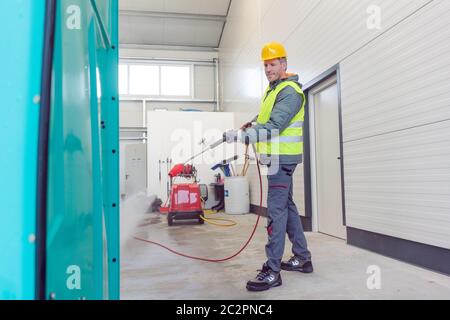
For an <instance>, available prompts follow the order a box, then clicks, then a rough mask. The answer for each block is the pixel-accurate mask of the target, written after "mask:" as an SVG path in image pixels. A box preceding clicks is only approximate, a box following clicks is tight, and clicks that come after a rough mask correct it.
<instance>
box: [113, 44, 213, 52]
mask: <svg viewBox="0 0 450 320" xmlns="http://www.w3.org/2000/svg"><path fill="white" fill-rule="evenodd" d="M120 49H145V50H172V51H206V52H217V51H218V49H217V48H215V47H206V46H177V45H165V44H134V43H121V44H120Z"/></svg>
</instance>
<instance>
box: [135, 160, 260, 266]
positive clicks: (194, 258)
mask: <svg viewBox="0 0 450 320" xmlns="http://www.w3.org/2000/svg"><path fill="white" fill-rule="evenodd" d="M255 157H256V166H257V168H258V175H259V194H260V195H259V207H262V179H261V169H260V167H259V161H258V157H257V155H256V154H255ZM260 217H261V216H260V215H259V214H258V218H257V219H256V223H255V226H254V228H253V231H252V233H251V234H250V237H249V238H248V240H247V242H246V243H245V244H244V245H243V246H242V248H241V249H240V250H239V251H238V252H236V253H235V254H233V255H231V256H229V257H226V258H223V259H209V258H202V257H196V256H191V255H188V254H184V253H181V252H178V251H175V250H173V249H171V248H169V247H166V246H165V245H162V244H160V243H158V242H155V241H150V240H146V239H142V238H139V237H133V238H134V239H135V240H138V241H142V242H146V243H149V244H153V245H156V246H159V247H161V248H164V249H166V250H168V251H170V252H172V253H174V254H176V255H179V256H181V257H185V258H189V259H193V260H200V261H206V262H214V263H219V262H225V261H227V260H231V259H233V258H235V257H237V256H238V255H239V254H241V252H242V251H244V250H245V248H247V246H248V244H249V243H250V241H252V239H253V236H254V235H255V232H256V228H257V227H258V224H259V219H260Z"/></svg>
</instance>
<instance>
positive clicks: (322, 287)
mask: <svg viewBox="0 0 450 320" xmlns="http://www.w3.org/2000/svg"><path fill="white" fill-rule="evenodd" d="M215 217H225V218H232V219H234V220H235V221H236V222H238V225H237V226H235V227H232V228H220V227H216V226H212V225H207V224H205V225H203V226H200V225H194V224H188V225H180V226H174V227H171V228H169V227H168V226H167V221H166V218H165V216H163V215H161V214H158V213H151V214H145V215H142V219H141V221H140V223H139V225H140V226H138V227H136V229H135V230H134V231H133V233H134V234H135V235H136V236H139V237H142V238H145V239H149V240H152V241H157V242H160V243H162V244H164V245H167V246H169V247H171V248H173V249H175V250H178V251H181V252H183V253H187V254H191V255H196V256H202V257H208V258H223V257H226V256H228V255H230V254H233V253H234V252H236V251H237V250H238V249H239V248H240V247H241V246H242V244H244V243H245V241H246V239H247V238H248V236H249V234H250V233H251V230H252V227H253V225H254V223H255V221H256V218H257V216H256V215H253V214H250V215H245V216H229V215H226V216H225V215H224V214H219V215H215ZM265 223H266V221H265V219H264V218H261V220H260V224H259V227H258V229H257V232H256V234H255V237H254V239H253V241H252V242H251V243H250V245H249V246H248V248H247V249H246V250H245V251H244V252H243V253H242V254H241V255H240V256H238V257H237V258H234V259H233V260H231V261H228V262H224V263H207V262H201V261H194V260H190V259H186V258H183V257H179V256H177V255H174V254H172V253H170V252H168V251H166V250H164V249H162V248H160V247H157V246H154V245H151V244H147V243H144V242H140V241H137V240H135V239H132V238H129V239H126V240H125V241H124V245H123V247H122V265H121V267H122V271H121V277H122V279H121V296H122V299H137V300H145V299H157V300H160V299H161V300H162V299H181V300H197V299H202V300H207V299H225V300H228V299H256V300H257V299H289V300H292V299H295V300H298V299H450V277H448V276H446V275H442V274H438V273H435V272H432V271H429V270H425V269H422V268H419V267H415V266H412V265H409V264H406V263H403V262H399V261H397V260H394V259H390V258H387V257H384V256H381V255H378V254H374V253H371V252H369V251H366V250H362V249H359V248H356V247H352V246H349V245H347V244H346V243H345V241H343V240H340V239H336V238H333V237H329V236H326V235H323V234H318V233H307V235H306V236H307V239H308V242H309V247H310V250H311V252H312V255H313V263H314V268H315V272H314V273H313V274H301V273H298V272H295V273H292V272H282V279H283V285H282V286H281V287H277V288H273V289H271V290H269V291H265V292H260V293H252V292H248V291H247V290H246V289H245V283H246V282H247V280H249V279H250V278H253V277H254V276H255V275H256V270H257V269H259V268H260V267H261V265H262V263H263V262H264V261H265V254H264V245H265V243H266V230H265V228H264V226H265ZM286 244H287V247H286V250H285V257H286V258H288V257H289V256H290V243H289V241H288V240H287V242H286ZM370 265H376V266H379V267H380V270H381V289H379V290H377V289H374V290H369V289H368V288H367V284H366V283H367V279H368V277H369V276H370V275H369V274H367V273H366V272H367V268H368V266H370Z"/></svg>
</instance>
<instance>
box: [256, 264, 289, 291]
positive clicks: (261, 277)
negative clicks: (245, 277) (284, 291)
mask: <svg viewBox="0 0 450 320" xmlns="http://www.w3.org/2000/svg"><path fill="white" fill-rule="evenodd" d="M258 271H259V273H258V275H257V276H256V278H255V279H253V280H250V281H248V282H247V290H248V291H264V290H269V289H270V288H273V287H278V286H281V284H282V281H281V275H280V273H279V272H275V271H273V270H272V269H270V268H269V267H267V266H266V265H264V266H263V268H262V270H258Z"/></svg>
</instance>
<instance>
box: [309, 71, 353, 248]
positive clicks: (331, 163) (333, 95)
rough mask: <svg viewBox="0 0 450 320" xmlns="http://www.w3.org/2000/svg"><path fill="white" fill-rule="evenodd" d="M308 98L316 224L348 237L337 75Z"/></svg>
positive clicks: (343, 237) (324, 230) (335, 234)
mask: <svg viewBox="0 0 450 320" xmlns="http://www.w3.org/2000/svg"><path fill="white" fill-rule="evenodd" d="M309 98H310V100H309V101H310V119H311V121H310V122H311V153H312V154H311V160H312V164H313V168H314V170H313V173H312V177H313V188H312V192H313V208H314V211H315V213H314V217H315V220H316V221H315V225H316V228H317V231H319V232H322V233H325V234H328V235H331V236H334V237H338V238H341V239H345V238H346V228H345V226H344V222H343V212H342V188H341V162H340V161H341V158H340V131H339V100H338V99H339V98H338V87H337V83H336V78H333V79H330V80H327V81H326V82H324V83H323V84H320V85H318V86H317V87H316V88H314V89H313V90H311V92H310V97H309Z"/></svg>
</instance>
